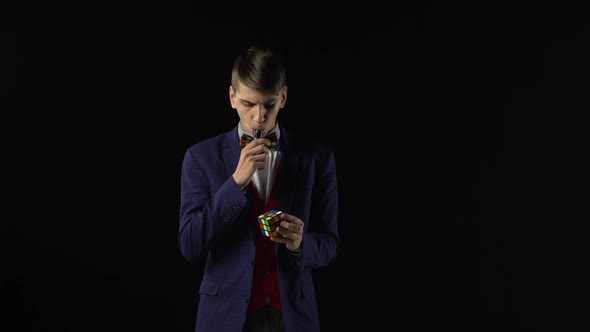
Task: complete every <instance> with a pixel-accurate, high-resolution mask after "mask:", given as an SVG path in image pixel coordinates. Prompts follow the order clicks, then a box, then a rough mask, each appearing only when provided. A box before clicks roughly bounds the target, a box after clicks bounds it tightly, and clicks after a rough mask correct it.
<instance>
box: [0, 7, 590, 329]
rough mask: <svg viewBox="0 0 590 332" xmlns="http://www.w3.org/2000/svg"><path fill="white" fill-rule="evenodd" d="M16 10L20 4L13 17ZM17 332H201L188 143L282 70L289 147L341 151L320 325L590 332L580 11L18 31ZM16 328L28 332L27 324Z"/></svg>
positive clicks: (9, 256) (228, 124) (226, 122)
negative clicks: (184, 241)
mask: <svg viewBox="0 0 590 332" xmlns="http://www.w3.org/2000/svg"><path fill="white" fill-rule="evenodd" d="M13 9H16V8H13ZM4 14H5V15H4V16H6V17H5V19H3V23H2V24H3V27H4V29H3V33H2V37H3V40H4V43H3V44H4V46H3V50H4V53H5V55H6V54H7V55H9V59H10V60H9V61H7V62H5V63H4V66H3V67H4V68H5V70H4V72H5V73H7V75H4V77H5V78H8V83H9V84H7V86H6V87H5V89H4V91H3V92H4V93H3V94H5V95H6V98H5V99H4V100H5V101H6V102H5V103H3V104H4V105H3V106H2V109H3V112H2V114H3V116H2V117H3V121H2V123H3V127H5V128H4V130H3V131H2V132H3V139H2V143H3V144H2V145H3V146H4V148H3V151H2V152H3V156H4V157H3V158H2V159H3V169H4V171H3V175H4V176H3V180H2V187H3V189H4V192H5V195H4V196H5V199H4V202H5V204H3V205H4V207H3V210H4V211H5V212H4V214H3V217H2V219H3V220H2V225H3V226H5V227H3V228H6V231H3V232H2V233H3V234H2V235H3V241H2V243H3V247H4V248H3V251H2V254H3V255H2V256H3V257H4V259H3V262H2V267H3V269H2V271H3V272H2V293H3V294H2V299H3V301H2V303H3V305H4V306H5V308H3V309H4V310H3V311H2V312H3V314H2V317H6V319H4V318H3V319H1V320H0V324H6V327H3V326H2V327H0V329H2V330H4V331H60V332H63V331H178V332H180V331H192V329H193V326H194V319H195V315H196V304H197V289H198V285H199V273H200V267H199V266H192V265H189V264H188V263H186V262H185V261H184V260H183V259H182V257H181V255H180V253H179V250H178V247H177V231H178V228H177V227H178V208H179V177H180V166H181V162H182V156H183V153H184V151H185V149H187V148H188V147H189V146H190V145H192V144H194V143H196V142H198V141H200V140H202V139H204V138H206V137H209V136H211V135H214V134H218V133H220V132H225V131H226V130H228V129H229V128H232V127H233V126H234V125H235V124H236V122H237V119H238V118H237V116H236V115H235V114H234V113H233V110H231V108H230V105H229V101H228V96H227V90H228V84H229V78H230V67H231V61H232V60H233V57H234V56H235V55H236V53H237V52H238V51H239V49H240V48H242V47H245V46H248V45H249V44H251V43H257V42H264V43H270V44H273V45H276V46H277V47H279V48H280V49H281V50H282V51H284V52H285V53H284V54H285V55H286V57H287V64H288V68H289V69H288V70H289V73H288V74H289V77H288V84H289V99H288V103H287V107H286V108H285V109H284V110H283V111H282V113H281V115H280V119H281V120H280V121H281V124H282V125H283V126H284V127H285V128H289V129H291V130H293V131H298V132H301V133H302V134H305V135H309V136H312V137H314V138H316V139H317V140H319V141H322V142H324V143H326V144H328V145H329V146H331V147H332V148H333V149H334V151H335V154H336V158H337V166H338V169H337V171H338V180H339V188H340V193H341V209H340V210H341V211H340V231H341V239H342V241H341V252H340V256H339V258H338V260H337V261H336V263H335V264H334V265H332V266H331V267H329V268H326V269H322V270H318V271H316V274H315V277H316V279H315V280H316V284H317V290H318V294H317V295H318V302H319V308H320V315H321V319H322V326H323V327H324V330H325V331H336V330H340V329H342V328H352V329H353V330H356V329H358V330H361V329H362V330H366V331H371V330H376V329H377V327H378V326H385V328H384V329H382V330H387V331H404V332H405V331H407V332H417V331H541V330H547V331H587V330H588V329H589V328H590V324H589V323H588V322H587V314H588V310H589V309H590V303H589V297H588V295H589V292H588V286H587V281H588V280H589V277H590V275H589V273H588V272H587V271H588V269H587V265H588V249H589V248H588V235H589V226H588V189H587V177H586V176H585V174H584V171H585V169H584V166H585V163H587V161H588V152H587V150H586V149H585V147H586V143H587V142H588V134H587V133H585V132H584V129H585V128H586V127H587V125H588V120H587V117H586V116H585V115H584V113H585V112H587V110H588V106H589V103H588V92H589V91H588V89H589V83H588V82H589V81H588V79H589V74H590V67H589V64H588V58H589V55H590V54H589V53H590V52H588V37H589V36H590V35H589V32H590V31H589V24H588V19H587V15H585V14H584V11H582V10H581V8H578V7H575V6H573V5H570V4H568V3H566V2H562V1H553V2H549V1H545V2H542V1H541V2H539V1H534V2H533V1H531V2H526V1H512V2H510V3H509V4H505V3H502V2H489V3H482V2H477V1H475V2H467V1H464V2H448V1H447V2H441V1H432V2H428V1H419V2H413V4H411V5H399V4H395V3H393V4H388V5H387V6H385V5H379V6H377V5H369V4H368V3H366V4H364V5H363V6H362V7H359V6H358V5H346V4H345V3H331V4H323V5H318V3H315V4H313V5H309V6H307V5H303V4H299V5H295V4H294V3H289V4H268V6H267V7H265V9H263V10H260V9H259V8H258V7H256V8H255V7H253V6H252V4H247V3H245V4H243V5H241V6H235V5H229V4H224V3H223V4H222V3H219V4H197V3H196V2H195V3H191V2H189V1H166V2H164V1H162V2H160V3H158V2H154V1H151V2H144V1H113V2H102V1H101V2H98V1H95V2H80V3H79V2H75V1H61V2H60V1H50V2H47V1H44V2H41V1H38V2H37V3H35V4H31V3H25V4H22V8H18V10H16V11H14V12H12V11H4ZM10 325H12V327H10V328H9V327H8V326H10Z"/></svg>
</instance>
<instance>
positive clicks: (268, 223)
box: [258, 210, 283, 238]
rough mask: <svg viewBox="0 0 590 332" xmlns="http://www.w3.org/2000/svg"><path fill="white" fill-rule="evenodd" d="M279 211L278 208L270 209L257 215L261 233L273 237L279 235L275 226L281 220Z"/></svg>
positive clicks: (277, 225)
mask: <svg viewBox="0 0 590 332" xmlns="http://www.w3.org/2000/svg"><path fill="white" fill-rule="evenodd" d="M281 213H283V212H282V211H279V210H270V211H268V212H266V213H263V214H261V215H259V216H258V225H259V226H260V230H261V232H262V235H264V236H267V237H270V238H273V237H277V236H279V233H278V232H277V227H279V222H280V221H281Z"/></svg>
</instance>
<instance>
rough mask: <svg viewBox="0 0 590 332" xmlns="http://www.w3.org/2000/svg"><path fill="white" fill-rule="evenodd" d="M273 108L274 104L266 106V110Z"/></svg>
mask: <svg viewBox="0 0 590 332" xmlns="http://www.w3.org/2000/svg"><path fill="white" fill-rule="evenodd" d="M273 107H275V104H266V108H273Z"/></svg>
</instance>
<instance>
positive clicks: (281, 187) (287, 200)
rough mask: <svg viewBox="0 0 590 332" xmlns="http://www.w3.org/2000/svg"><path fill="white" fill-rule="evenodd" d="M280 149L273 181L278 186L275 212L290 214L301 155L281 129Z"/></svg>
mask: <svg viewBox="0 0 590 332" xmlns="http://www.w3.org/2000/svg"><path fill="white" fill-rule="evenodd" d="M280 149H281V160H280V165H279V170H278V174H277V180H276V181H275V183H276V185H278V187H277V188H276V195H277V196H276V199H277V210H280V211H285V212H287V213H291V210H292V206H293V199H294V198H295V192H296V190H297V181H296V179H297V178H298V177H297V174H298V171H299V167H300V163H301V160H300V158H301V154H300V153H298V152H297V150H296V149H294V148H293V145H292V144H290V143H289V136H288V134H287V132H286V131H285V130H283V129H282V128H281V142H280Z"/></svg>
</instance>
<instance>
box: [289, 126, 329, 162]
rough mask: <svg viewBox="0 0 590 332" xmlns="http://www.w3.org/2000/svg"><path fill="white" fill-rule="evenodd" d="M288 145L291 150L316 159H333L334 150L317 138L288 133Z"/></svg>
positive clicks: (298, 133) (299, 133)
mask: <svg viewBox="0 0 590 332" xmlns="http://www.w3.org/2000/svg"><path fill="white" fill-rule="evenodd" d="M285 136H286V142H285V143H286V144H287V145H288V148H289V150H291V151H294V152H298V153H302V154H304V155H306V156H309V157H314V159H318V158H319V159H325V158H333V154H334V152H333V149H332V148H331V147H330V146H328V145H327V144H325V143H322V142H321V141H318V139H317V138H316V137H313V136H310V135H306V134H305V133H301V132H291V131H289V132H286V135H285Z"/></svg>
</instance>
